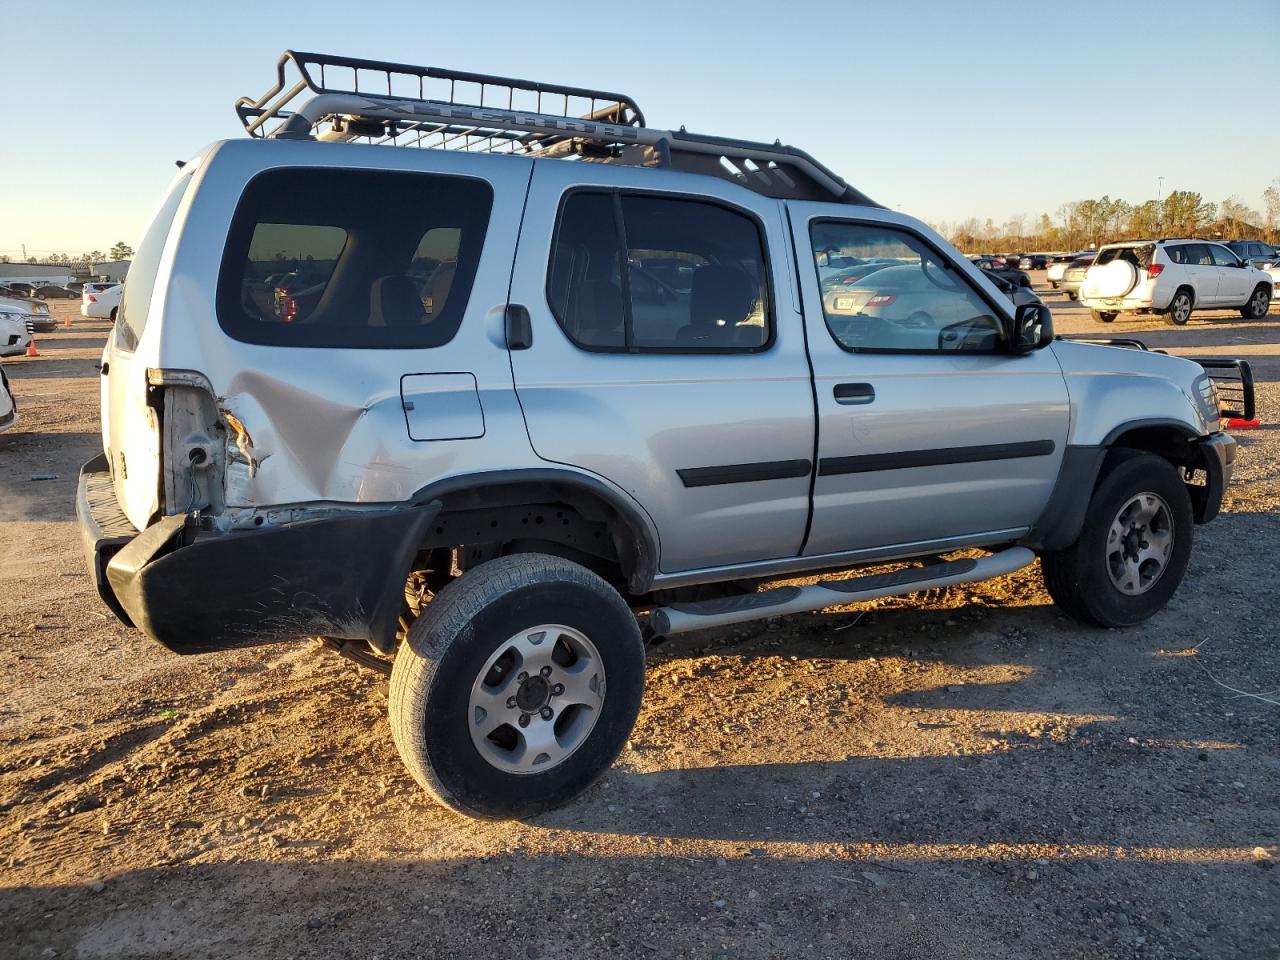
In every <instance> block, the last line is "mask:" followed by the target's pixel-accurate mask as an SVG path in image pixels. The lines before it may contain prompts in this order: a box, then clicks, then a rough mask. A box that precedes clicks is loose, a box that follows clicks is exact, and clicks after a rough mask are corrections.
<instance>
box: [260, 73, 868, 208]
mask: <svg viewBox="0 0 1280 960" xmlns="http://www.w3.org/2000/svg"><path fill="white" fill-rule="evenodd" d="M290 74H296V75H297V79H296V80H294V81H293V82H292V83H290V82H289V81H290ZM307 93H310V94H311V96H310V98H309V99H306V100H305V101H302V102H300V103H298V101H299V98H300V97H302V96H303V95H304V94H307ZM295 103H296V104H297V105H296V106H295ZM235 109H236V113H237V115H238V116H239V117H240V122H241V123H242V124H243V125H244V128H245V131H246V132H248V133H249V134H250V135H251V136H255V137H273V138H277V139H314V140H321V141H337V142H345V141H351V140H364V141H366V142H368V143H374V144H382V145H386V146H407V147H424V148H428V149H440V150H468V151H480V152H487V153H510V154H519V155H522V156H531V157H559V158H576V159H579V160H585V161H593V162H599V163H625V164H630V165H635V166H655V167H669V168H671V169H676V170H683V171H686V172H690V173H701V174H706V175H709V176H715V177H719V178H721V179H724V180H729V181H732V182H734V183H738V184H741V185H743V186H745V187H747V188H749V189H751V190H754V191H755V192H757V193H760V194H763V195H765V196H768V197H775V198H777V199H784V200H828V201H829V200H837V201H840V202H843V203H852V204H861V205H864V206H879V204H876V203H874V202H873V201H872V200H871V199H869V198H868V197H867V196H866V195H865V194H863V193H861V192H860V191H858V190H855V189H854V188H853V187H851V186H849V185H848V184H847V183H845V182H844V180H843V179H841V178H840V177H839V176H837V175H836V174H835V173H833V172H832V171H831V170H829V169H828V168H827V167H825V166H823V165H822V164H821V163H819V162H818V161H817V160H815V159H814V158H813V157H811V156H809V154H807V153H805V152H804V151H803V150H799V149H797V148H796V147H790V146H784V145H783V144H781V143H778V142H775V143H773V144H766V143H755V142H752V141H749V140H734V139H729V138H725V137H711V136H705V135H701V134H694V133H689V132H688V131H686V130H684V129H683V128H681V129H679V130H657V129H653V128H649V127H646V126H645V120H644V114H643V113H642V112H641V111H640V108H639V107H638V106H637V105H636V103H635V101H634V100H632V99H631V98H630V97H626V96H622V95H621V94H616V93H608V92H605V91H600V90H589V89H585V88H582V87H568V86H563V85H559V84H549V83H536V82H531V81H527V80H515V79H512V78H509V77H498V76H491V75H489V74H479V73H466V72H462V71H458V70H443V69H440V68H438V67H416V66H411V65H408V64H403V63H388V62H384V61H380V60H362V59H357V58H354V57H340V56H331V55H328V54H319V53H299V52H295V51H293V50H286V51H285V52H284V53H283V54H282V55H281V57H280V60H279V61H278V63H277V64H276V83H275V85H274V86H272V87H271V88H270V89H269V90H267V92H266V93H264V94H263V95H262V96H261V97H258V98H257V99H250V98H249V97H241V98H240V99H239V100H237V101H236V105H235ZM273 122H274V125H272V124H273ZM268 127H270V129H268Z"/></svg>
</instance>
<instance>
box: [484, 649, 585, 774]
mask: <svg viewBox="0 0 1280 960" xmlns="http://www.w3.org/2000/svg"><path fill="white" fill-rule="evenodd" d="M604 697H605V675H604V662H603V660H602V659H601V657H600V652H599V651H598V650H597V649H596V646H595V644H594V643H592V642H591V640H590V639H589V638H588V637H587V636H586V634H584V633H582V632H580V631H578V630H574V629H573V628H572V627H566V626H562V625H560V624H542V625H539V626H536V627H531V628H530V629H528V630H522V631H521V632H520V633H517V634H516V635H515V636H513V637H510V638H509V639H507V640H506V641H505V642H504V643H502V644H500V645H499V646H498V649H497V650H496V651H495V652H494V653H493V655H492V656H491V657H489V659H488V660H487V661H486V662H485V664H484V666H483V667H482V668H481V669H480V674H479V676H477V677H476V680H475V683H474V684H472V687H471V697H470V701H469V703H468V710H467V725H468V728H469V729H470V731H471V742H472V743H473V744H475V747H476V749H477V750H478V751H479V752H480V755H481V756H482V757H484V758H485V760H486V761H488V763H489V764H490V765H491V766H493V767H496V768H497V769H499V770H502V771H503V772H505V773H516V774H530V773H543V772H544V771H546V770H550V769H552V768H553V767H555V766H557V765H559V764H560V763H563V762H564V761H565V760H566V759H568V757H569V755H570V754H572V753H573V752H574V751H575V750H577V749H578V747H580V746H582V744H583V743H584V742H586V740H587V738H588V737H589V736H590V735H591V731H592V729H593V728H594V727H595V725H596V721H597V719H599V716H600V710H601V708H602V707H603V705H604Z"/></svg>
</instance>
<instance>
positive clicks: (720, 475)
mask: <svg viewBox="0 0 1280 960" xmlns="http://www.w3.org/2000/svg"><path fill="white" fill-rule="evenodd" d="M812 472H813V463H812V461H809V460H768V461H763V462H761V463H729V464H725V465H724V466H720V467H685V468H684V469H682V470H677V471H676V473H677V474H679V476H680V482H681V483H683V484H684V485H685V486H686V487H714V486H718V485H720V484H725V483H754V482H756V481H759V480H791V479H795V478H797V477H807V476H808V475H809V474H810V473H812Z"/></svg>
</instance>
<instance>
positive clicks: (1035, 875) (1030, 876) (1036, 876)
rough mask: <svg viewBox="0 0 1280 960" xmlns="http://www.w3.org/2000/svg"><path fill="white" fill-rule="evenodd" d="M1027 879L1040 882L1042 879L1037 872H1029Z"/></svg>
mask: <svg viewBox="0 0 1280 960" xmlns="http://www.w3.org/2000/svg"><path fill="white" fill-rule="evenodd" d="M1027 879H1028V880H1039V879H1040V874H1039V873H1038V872H1037V871H1035V870H1028V871H1027Z"/></svg>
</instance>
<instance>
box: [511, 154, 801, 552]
mask: <svg viewBox="0 0 1280 960" xmlns="http://www.w3.org/2000/svg"><path fill="white" fill-rule="evenodd" d="M784 236H785V227H784V220H783V216H782V208H781V205H780V204H779V203H778V202H777V201H775V200H769V199H766V198H763V197H760V196H757V195H756V194H752V193H748V192H746V191H745V190H742V189H741V188H738V187H735V186H733V185H731V184H722V183H719V182H717V181H712V180H711V179H710V178H707V177H700V176H693V175H686V174H680V173H674V172H673V173H658V172H655V171H652V170H641V169H633V168H621V167H614V168H603V167H599V166H595V165H592V164H576V163H575V164H570V163H561V162H555V163H552V162H545V163H541V164H536V165H535V171H534V175H533V180H532V183H531V187H530V196H529V201H528V204H527V206H526V209H525V217H524V223H523V227H522V230H521V235H520V245H519V253H518V256H517V260H516V269H515V274H514V277H513V280H512V293H511V301H512V305H513V309H514V308H515V306H516V305H519V306H522V307H524V308H526V309H527V310H528V312H529V315H530V319H531V326H532V331H533V336H532V344H531V346H530V347H529V348H528V349H523V350H513V351H512V353H511V363H512V369H513V371H514V374H515V383H516V390H517V393H518V395H519V398H520V404H521V406H522V408H523V410H524V414H525V419H526V422H527V424H528V430H529V437H530V439H531V440H532V443H533V447H534V449H535V450H536V452H537V454H538V456H539V457H541V458H543V459H545V460H548V461H552V462H557V463H565V464H571V465H573V466H576V467H580V468H582V469H585V470H589V471H591V472H592V473H595V474H598V475H599V476H602V477H604V478H606V479H608V480H610V481H612V482H613V483H615V484H617V485H618V486H620V487H621V488H622V489H624V490H626V491H628V492H629V493H631V495H632V496H634V497H635V498H636V500H637V501H638V502H639V503H640V504H641V505H642V506H643V507H644V509H645V510H647V511H648V513H649V514H650V516H651V517H652V518H653V519H654V521H655V524H656V526H657V528H658V530H659V534H660V537H661V545H660V548H661V559H660V563H659V566H660V569H661V570H662V572H666V573H671V572H677V571H684V570H689V569H693V568H699V567H709V566H719V565H724V564H733V563H742V562H750V561H756V560H764V559H771V558H778V557H788V556H795V555H796V554H797V553H798V552H799V550H800V545H801V542H802V541H803V539H804V531H805V523H806V520H807V517H808V507H809V482H810V473H811V470H812V457H813V444H814V412H813V396H812V391H811V387H810V379H809V366H808V363H807V361H806V358H805V351H804V331H803V329H802V327H801V323H800V317H799V311H798V304H797V302H796V300H795V296H794V289H793V286H792V284H791V271H790V270H789V264H790V258H789V250H788V246H787V244H786V243H785V241H784V240H783V239H782V238H783V237H784Z"/></svg>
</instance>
